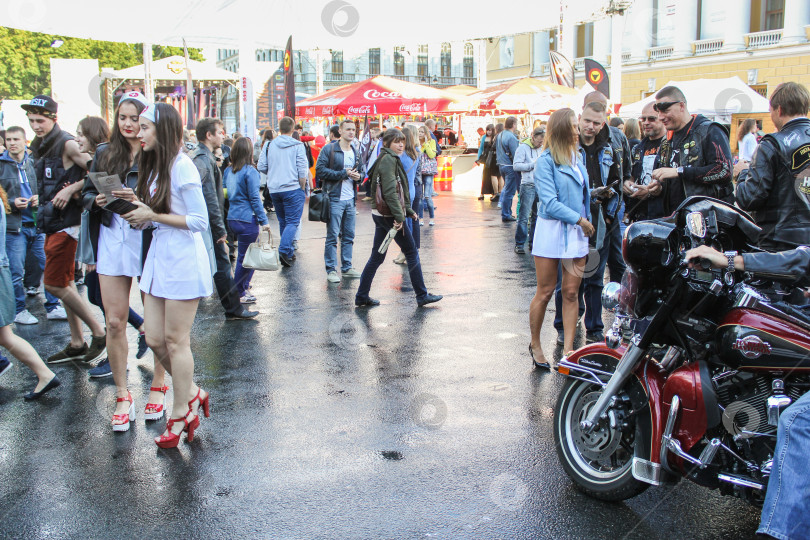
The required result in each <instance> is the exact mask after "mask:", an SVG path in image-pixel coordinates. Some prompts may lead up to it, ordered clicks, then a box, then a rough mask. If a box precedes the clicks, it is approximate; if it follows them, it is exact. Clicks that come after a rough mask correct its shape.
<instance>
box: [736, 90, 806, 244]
mask: <svg viewBox="0 0 810 540" xmlns="http://www.w3.org/2000/svg"><path fill="white" fill-rule="evenodd" d="M769 109H770V113H771V120H773V123H774V125H775V126H776V128H777V129H778V130H779V131H778V132H776V133H771V134H769V135H766V136H765V137H763V139H762V141H761V142H760V144H759V147H758V148H757V150H756V151H755V152H754V157H753V158H752V161H751V165H750V168H749V170H748V175H747V176H745V175H744V174H741V175H740V178H741V181H740V183H738V184H737V204H738V205H739V207H740V208H742V209H743V210H749V211H752V214H753V217H754V220H755V221H756V223H757V225H759V226H760V227H762V234H761V235H760V240H759V241H760V247H761V248H763V249H766V250H768V251H782V250H787V249H793V248H795V247H798V246H801V245H810V120H808V118H807V111H808V109H810V92H808V91H807V88H805V87H804V86H803V85H801V84H799V83H795V82H786V83H782V84H780V85H779V86H777V87H776V90H774V91H773V93H772V94H771V98H770V106H769ZM743 178H744V180H743Z"/></svg>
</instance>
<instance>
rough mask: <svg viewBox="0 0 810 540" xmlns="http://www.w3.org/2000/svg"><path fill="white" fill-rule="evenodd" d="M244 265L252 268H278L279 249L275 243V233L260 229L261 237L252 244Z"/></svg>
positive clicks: (248, 249)
mask: <svg viewBox="0 0 810 540" xmlns="http://www.w3.org/2000/svg"><path fill="white" fill-rule="evenodd" d="M242 267H244V268H249V269H251V270H273V271H275V270H278V269H279V268H280V266H279V260H278V249H277V248H276V247H275V246H274V245H273V233H271V232H270V231H265V230H261V231H259V237H258V238H257V239H256V241H255V242H253V243H252V244H250V245H249V246H248V248H247V252H246V253H245V258H244V260H243V261H242Z"/></svg>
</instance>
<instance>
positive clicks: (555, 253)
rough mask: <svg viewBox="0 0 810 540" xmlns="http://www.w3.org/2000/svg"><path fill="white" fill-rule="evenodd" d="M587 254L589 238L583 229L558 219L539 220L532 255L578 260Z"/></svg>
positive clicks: (539, 218)
mask: <svg viewBox="0 0 810 540" xmlns="http://www.w3.org/2000/svg"><path fill="white" fill-rule="evenodd" d="M566 240H567V242H566ZM587 254H588V238H587V237H586V236H585V234H584V233H583V232H582V227H580V226H579V225H568V224H567V223H564V222H562V221H559V220H556V219H545V218H541V217H538V218H537V226H536V228H535V230H534V242H533V243H532V255H534V256H535V257H545V258H547V259H577V258H579V257H585V256H586V255H587Z"/></svg>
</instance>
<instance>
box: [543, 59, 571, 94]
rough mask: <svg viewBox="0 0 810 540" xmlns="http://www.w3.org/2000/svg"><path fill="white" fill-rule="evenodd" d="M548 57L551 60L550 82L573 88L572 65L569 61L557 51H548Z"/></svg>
mask: <svg viewBox="0 0 810 540" xmlns="http://www.w3.org/2000/svg"><path fill="white" fill-rule="evenodd" d="M548 57H549V60H550V61H551V71H550V78H551V82H553V83H554V84H559V85H562V86H567V87H569V88H574V67H573V66H572V65H571V62H569V61H568V59H567V58H566V57H565V56H563V55H561V54H560V53H558V52H557V51H549V53H548Z"/></svg>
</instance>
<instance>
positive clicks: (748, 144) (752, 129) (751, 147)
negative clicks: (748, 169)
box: [737, 118, 758, 163]
mask: <svg viewBox="0 0 810 540" xmlns="http://www.w3.org/2000/svg"><path fill="white" fill-rule="evenodd" d="M757 144H758V143H757V121H756V120H754V119H753V118H746V120H745V121H744V122H743V123H742V124H741V125H740V129H738V130H737V145H738V146H739V149H740V154H739V158H740V161H741V162H744V163H750V162H751V160H752V159H753V157H754V151H755V150H756V149H757Z"/></svg>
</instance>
